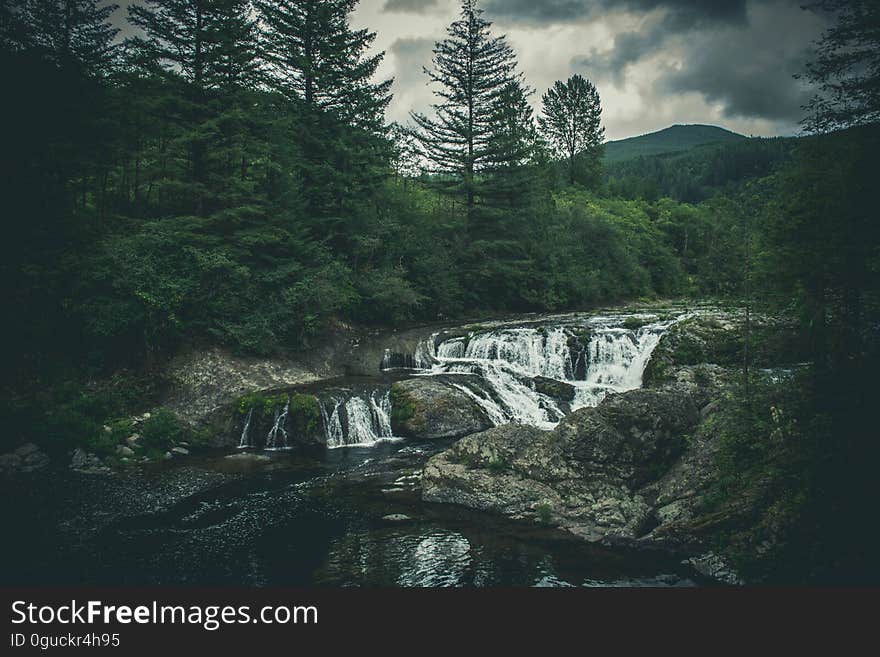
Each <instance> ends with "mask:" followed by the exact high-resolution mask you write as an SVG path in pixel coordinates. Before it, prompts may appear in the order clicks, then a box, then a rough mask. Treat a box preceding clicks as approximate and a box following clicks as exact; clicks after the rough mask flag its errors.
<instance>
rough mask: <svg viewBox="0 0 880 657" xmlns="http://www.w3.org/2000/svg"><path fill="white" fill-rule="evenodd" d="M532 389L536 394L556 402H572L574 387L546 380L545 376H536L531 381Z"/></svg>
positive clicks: (562, 382)
mask: <svg viewBox="0 0 880 657" xmlns="http://www.w3.org/2000/svg"><path fill="white" fill-rule="evenodd" d="M532 387H533V388H534V389H535V391H536V392H540V393H541V394H542V395H547V396H548V397H552V398H553V399H555V400H557V401H561V402H571V401H574V394H575V387H574V386H573V385H571V384H570V383H565V382H564V381H557V380H556V379H548V378H547V377H545V376H536V377H535V378H533V379H532Z"/></svg>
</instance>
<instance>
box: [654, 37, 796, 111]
mask: <svg viewBox="0 0 880 657" xmlns="http://www.w3.org/2000/svg"><path fill="white" fill-rule="evenodd" d="M688 54H689V56H688V57H687V58H686V65H685V66H683V67H682V68H681V69H680V70H677V71H670V72H668V73H667V74H666V75H665V76H663V77H661V78H660V79H659V80H658V84H657V90H658V91H660V92H661V93H662V92H665V93H686V92H696V93H699V94H701V95H702V96H703V98H705V99H706V100H707V101H708V102H710V103H718V104H720V105H722V107H723V113H724V116H726V117H728V118H752V117H759V118H763V119H770V120H774V121H797V120H798V119H800V118H801V116H802V114H803V110H802V109H801V107H802V106H803V105H804V104H805V103H806V101H807V100H808V98H809V95H810V92H809V90H808V89H807V88H805V87H804V86H803V84H802V83H800V82H799V81H798V80H795V79H794V77H793V76H794V75H795V74H796V73H801V72H803V70H804V67H805V66H806V63H807V62H808V61H809V59H810V58H811V57H812V56H813V55H812V52H811V50H810V49H809V48H807V47H803V46H802V42H801V40H800V39H792V37H791V35H790V33H788V32H787V31H785V30H778V29H776V26H773V27H772V28H771V29H766V28H765V29H759V30H750V31H748V32H737V33H736V34H735V35H733V34H731V35H727V36H726V37H724V36H723V35H711V34H706V35H701V36H700V37H699V38H697V39H695V40H694V42H693V43H691V44H690V52H689V53H688Z"/></svg>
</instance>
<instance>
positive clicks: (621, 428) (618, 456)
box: [556, 390, 700, 488]
mask: <svg viewBox="0 0 880 657" xmlns="http://www.w3.org/2000/svg"><path fill="white" fill-rule="evenodd" d="M699 419H700V416H699V411H698V410H697V407H696V405H695V404H694V402H693V399H692V398H691V395H690V394H688V393H686V392H683V391H680V390H632V391H630V392H627V393H624V394H619V395H611V396H609V397H607V398H606V399H605V400H604V401H603V403H601V404H600V405H599V406H597V407H596V408H586V409H582V410H581V411H578V412H575V413H572V414H571V415H569V416H568V417H566V418H565V419H563V420H562V422H560V423H559V426H558V427H557V428H556V433H557V434H559V437H560V438H561V440H562V441H563V443H564V444H565V455H566V457H567V458H568V459H569V460H571V461H572V462H573V463H576V464H577V466H578V468H579V470H580V471H581V472H582V473H583V474H584V475H591V474H601V475H603V476H606V477H608V476H614V477H616V478H618V479H620V480H622V481H625V482H626V483H627V484H628V485H629V486H631V487H633V488H636V487H638V486H640V485H641V484H643V483H644V482H646V481H648V480H650V479H652V478H656V475H657V473H659V472H663V471H665V470H667V469H668V468H669V467H670V466H671V464H672V462H673V461H674V459H675V458H676V457H677V456H678V455H679V454H680V453H681V452H682V449H683V447H684V436H685V434H686V433H687V432H688V431H690V429H692V428H693V427H694V426H696V424H697V422H698V421H699Z"/></svg>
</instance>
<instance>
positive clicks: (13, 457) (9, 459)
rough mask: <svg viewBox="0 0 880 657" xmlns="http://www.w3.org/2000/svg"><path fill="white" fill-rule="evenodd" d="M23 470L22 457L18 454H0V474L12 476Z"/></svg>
mask: <svg viewBox="0 0 880 657" xmlns="http://www.w3.org/2000/svg"><path fill="white" fill-rule="evenodd" d="M19 470H21V457H20V456H18V454H15V453H12V452H9V453H7V454H0V473H3V474H12V473H14V472H18V471H19Z"/></svg>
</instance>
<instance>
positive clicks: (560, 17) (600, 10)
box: [485, 0, 747, 28]
mask: <svg viewBox="0 0 880 657" xmlns="http://www.w3.org/2000/svg"><path fill="white" fill-rule="evenodd" d="M746 4H747V0H710V1H708V2H707V1H706V0H546V1H545V2H536V1H535V0H487V2H486V3H485V9H486V13H488V14H491V15H492V16H493V17H495V18H498V19H507V20H511V21H522V22H528V23H535V24H549V23H557V22H561V21H575V20H581V19H584V18H595V17H596V16H600V15H603V14H606V13H608V12H610V11H630V12H636V13H646V12H649V11H653V10H655V9H665V10H667V12H668V13H669V14H670V15H673V16H675V17H676V19H677V20H678V21H679V25H680V27H681V28H685V27H686V26H691V25H693V24H695V23H699V22H725V23H737V22H739V23H741V22H742V21H744V20H745V17H746Z"/></svg>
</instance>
